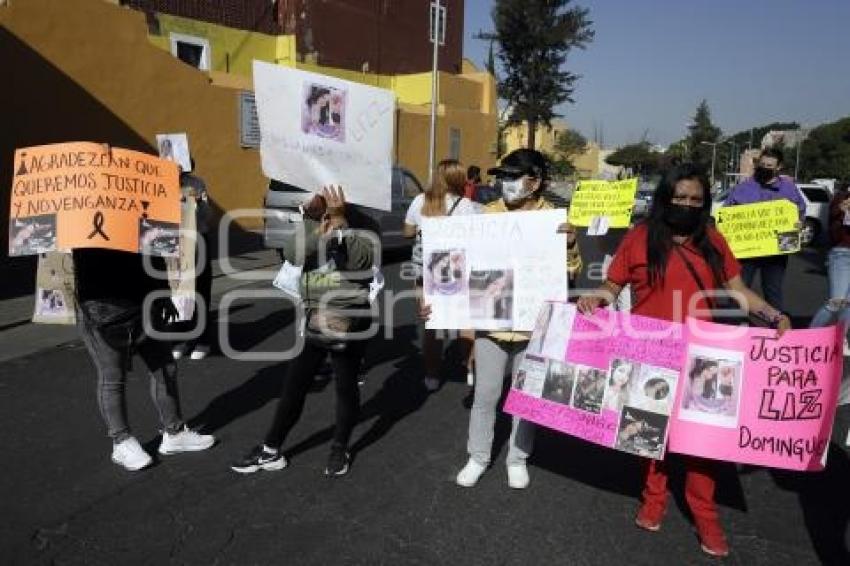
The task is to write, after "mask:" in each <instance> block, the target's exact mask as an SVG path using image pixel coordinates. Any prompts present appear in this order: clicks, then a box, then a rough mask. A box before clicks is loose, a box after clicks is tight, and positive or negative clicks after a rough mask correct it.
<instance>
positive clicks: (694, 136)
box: [685, 100, 720, 168]
mask: <svg viewBox="0 0 850 566" xmlns="http://www.w3.org/2000/svg"><path fill="white" fill-rule="evenodd" d="M688 132H689V133H688V137H687V138H685V141H686V143H687V144H688V149H689V154H688V157H689V159H690V160H691V161H693V162H694V163H699V164H701V165H703V166H705V167H706V168H709V167H710V165H711V155H712V146H711V145H710V144H713V143H717V142H718V141H720V128H718V127H717V126H715V125H714V124H713V123H712V121H711V110H709V108H708V102H706V101H705V100H703V101H702V102H700V103H699V106H697V111H696V114H694V118H693V120H692V121H691V123H690V124H689V125H688ZM716 167H717V165H716V164H715V168H716Z"/></svg>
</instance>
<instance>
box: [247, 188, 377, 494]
mask: <svg viewBox="0 0 850 566" xmlns="http://www.w3.org/2000/svg"><path fill="white" fill-rule="evenodd" d="M345 205H346V203H345V195H344V194H343V191H342V188H341V187H339V188H334V187H326V188H324V189H323V191H322V194H321V195H315V196H314V197H313V199H312V200H311V201H310V202H309V203H308V204H307V205H306V206H305V209H304V229H305V238H306V240H307V241H306V242H305V249H306V250H307V257H306V258H305V262H304V266H303V269H304V273H303V274H300V273H301V269H300V268H299V269H296V273H298V274H300V275H296V277H297V281H295V282H294V286H295V289H296V290H297V291H296V292H297V294H298V297H299V298H300V299H301V301H302V302H303V306H304V309H305V312H306V315H305V318H306V320H305V321H304V336H305V343H304V349H303V350H302V351H301V353H300V354H299V355H298V357H297V358H295V359H294V360H292V361H291V362H290V363H289V366H288V368H287V375H286V376H285V378H284V380H283V383H282V387H281V392H280V401H279V402H278V406H277V411H276V412H275V416H274V420H273V421H272V423H271V427H270V428H269V431H268V433H267V434H266V438H265V440H264V442H263V443H262V444H260V445H258V446H256V447H255V448H253V449H252V450H251V451H250V452H249V453H248V454H246V455H245V456H244V457H243V458H241V459H239V460H237V461H236V462H234V463H233V464H232V465H231V468H232V469H233V470H234V471H236V472H239V473H252V472H256V471H258V470H281V469H283V468H285V467H286V465H287V460H286V458H285V457H284V455H283V452H282V451H281V446H282V445H283V442H284V440H285V439H286V435H287V434H288V433H289V431H290V430H292V427H294V426H295V424H296V423H297V422H298V419H299V418H300V416H301V411H302V410H303V408H304V400H305V398H306V396H307V392H308V391H309V390H310V387H311V385H312V383H313V377H314V376H315V374H316V372H317V370H318V369H319V367H320V366H321V364H322V362H323V361H324V360H325V358H326V356H327V355H328V353H330V357H331V365H332V366H333V373H334V379H335V383H336V424H335V426H334V432H333V438H332V440H331V450H330V455H329V456H328V462H327V466H326V467H325V475H327V476H329V477H337V476H342V475H345V474H346V473H348V467H349V463H350V460H351V455H350V454H349V452H348V442H349V439H350V437H351V431H352V430H353V429H354V425H355V424H356V423H357V417H358V413H359V411H360V392H359V388H358V385H357V376H358V374H359V372H360V363H361V360H362V358H363V350H364V348H365V346H366V339H367V338H368V337H369V336H370V333H369V330H370V329H371V322H372V319H371V309H370V302H371V300H372V297H370V285H369V278H370V277H371V276H372V271H371V269H372V268H373V266H374V262H375V261H376V259H378V258H376V257H375V250H374V249H373V245H372V244H373V243H374V242H377V236H373V237H368V235H366V234H364V230H354V229H350V228H349V221H348V219H347V214H346V206H345ZM349 215H350V214H349ZM320 261H321V262H323V263H322V264H321V265H320V264H319V262H320ZM289 267H290V268H291V267H292V266H289Z"/></svg>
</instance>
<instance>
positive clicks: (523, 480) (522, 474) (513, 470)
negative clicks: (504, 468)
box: [508, 464, 531, 489]
mask: <svg viewBox="0 0 850 566" xmlns="http://www.w3.org/2000/svg"><path fill="white" fill-rule="evenodd" d="M530 481H531V479H530V478H529V477H528V468H526V467H525V464H511V465H510V466H508V486H510V487H512V488H513V489H525V488H527V487H528V484H529V482H530Z"/></svg>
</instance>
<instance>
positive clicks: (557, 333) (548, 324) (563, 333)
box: [526, 301, 576, 360]
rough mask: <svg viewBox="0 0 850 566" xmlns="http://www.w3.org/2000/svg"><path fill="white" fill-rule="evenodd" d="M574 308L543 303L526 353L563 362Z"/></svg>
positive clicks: (573, 317)
mask: <svg viewBox="0 0 850 566" xmlns="http://www.w3.org/2000/svg"><path fill="white" fill-rule="evenodd" d="M575 312H576V311H575V307H573V306H572V305H569V304H568V303H552V302H548V301H547V302H544V303H543V306H542V307H540V312H539V313H538V315H537V322H536V323H535V324H534V333H533V334H532V335H531V340H529V342H528V347H527V348H526V352H528V353H529V354H534V355H538V356H543V357H544V358H551V359H553V360H563V359H564V355H565V354H566V350H567V342H568V341H569V339H570V334H571V332H572V328H573V321H574V319H575Z"/></svg>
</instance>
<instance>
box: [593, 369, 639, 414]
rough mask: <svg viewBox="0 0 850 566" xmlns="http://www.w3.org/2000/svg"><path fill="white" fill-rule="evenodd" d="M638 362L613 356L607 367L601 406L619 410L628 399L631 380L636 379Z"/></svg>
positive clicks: (610, 409)
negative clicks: (606, 379)
mask: <svg viewBox="0 0 850 566" xmlns="http://www.w3.org/2000/svg"><path fill="white" fill-rule="evenodd" d="M639 371H640V364H639V363H637V362H633V361H631V360H625V359H620V358H614V359H613V360H611V366H610V367H609V369H608V384H607V386H606V387H605V397H604V400H603V401H602V408H603V409H606V410H609V411H615V412H617V413H619V412H620V409H622V408H623V405H625V404H626V403H628V401H629V389H630V388H631V384H632V381H633V380H636V379H637V375H638V373H639Z"/></svg>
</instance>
